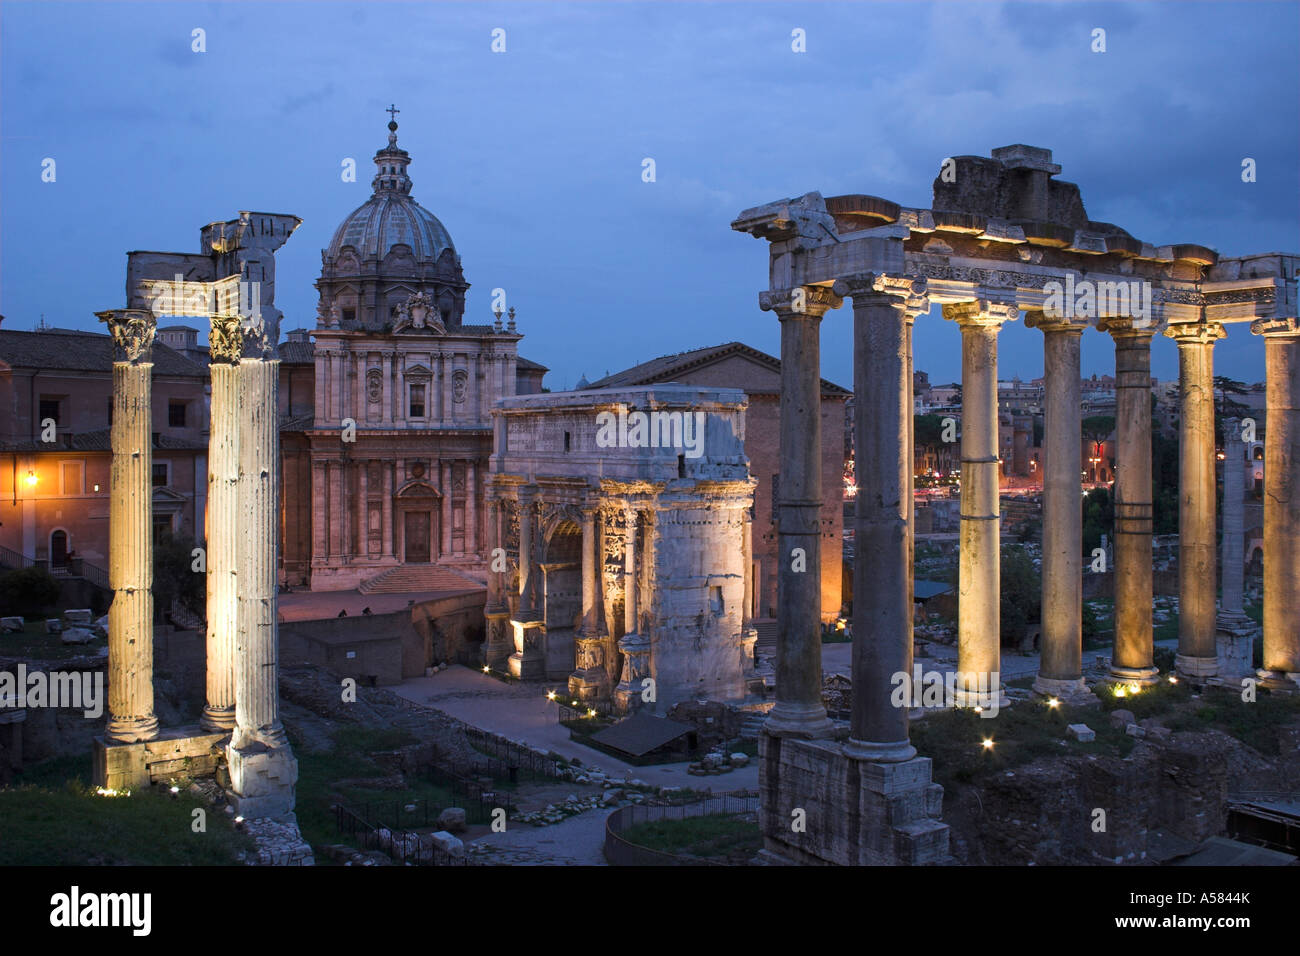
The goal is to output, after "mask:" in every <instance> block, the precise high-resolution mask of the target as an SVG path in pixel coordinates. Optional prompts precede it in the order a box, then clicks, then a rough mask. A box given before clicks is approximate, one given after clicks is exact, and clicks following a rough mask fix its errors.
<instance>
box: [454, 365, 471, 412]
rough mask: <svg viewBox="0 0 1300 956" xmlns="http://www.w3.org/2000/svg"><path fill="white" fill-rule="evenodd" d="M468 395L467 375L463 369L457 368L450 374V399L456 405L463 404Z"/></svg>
mask: <svg viewBox="0 0 1300 956" xmlns="http://www.w3.org/2000/svg"><path fill="white" fill-rule="evenodd" d="M468 394H469V373H468V372H466V371H465V370H464V369H463V368H458V369H456V371H454V372H452V373H451V397H452V401H454V402H455V403H456V404H457V405H464V404H465V397H466V395H468Z"/></svg>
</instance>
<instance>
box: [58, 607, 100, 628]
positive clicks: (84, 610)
mask: <svg viewBox="0 0 1300 956" xmlns="http://www.w3.org/2000/svg"><path fill="white" fill-rule="evenodd" d="M63 619H64V620H65V621H70V622H72V623H73V624H90V623H92V622H93V621H94V620H95V614H94V612H93V611H91V609H90V608H88V607H79V608H72V609H70V610H67V611H64V612H63Z"/></svg>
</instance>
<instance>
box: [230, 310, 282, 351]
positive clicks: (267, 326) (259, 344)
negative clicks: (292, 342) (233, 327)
mask: <svg viewBox="0 0 1300 956" xmlns="http://www.w3.org/2000/svg"><path fill="white" fill-rule="evenodd" d="M239 328H240V334H241V336H242V339H243V342H242V352H241V354H242V355H243V356H244V357H245V358H251V359H273V358H275V350H276V346H277V344H278V343H279V341H280V323H279V322H278V321H276V320H275V319H273V318H271V315H270V313H269V312H264V311H258V312H254V313H252V314H250V315H244V316H241V317H240V319H239Z"/></svg>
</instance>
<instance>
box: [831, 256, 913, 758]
mask: <svg viewBox="0 0 1300 956" xmlns="http://www.w3.org/2000/svg"><path fill="white" fill-rule="evenodd" d="M925 291H926V280H924V279H916V280H912V279H901V278H895V277H892V276H882V275H875V274H870V273H869V274H866V275H862V276H855V277H853V278H850V279H841V280H839V281H837V282H836V283H835V293H836V294H837V295H845V296H852V297H853V396H854V398H853V402H854V407H855V409H857V414H856V415H855V416H854V420H853V425H854V431H855V436H854V446H855V454H856V459H855V460H856V461H858V462H862V463H863V467H861V468H858V469H857V483H858V495H857V502H856V513H855V517H854V532H853V540H854V562H853V687H854V694H853V711H852V715H851V723H850V731H849V740H848V741H847V743H845V745H844V752H845V753H847V754H849V755H850V756H852V757H856V758H858V759H861V760H872V761H880V762H886V763H891V762H897V761H903V760H910V759H911V758H912V757H914V756H916V748H914V747H913V746H912V745H911V743H910V739H909V732H908V709H907V707H906V706H903V707H895V706H893V704H892V702H891V696H892V694H891V691H892V689H893V688H894V687H895V686H896V684H895V682H894V679H893V678H894V675H896V674H907V675H910V674H911V671H912V603H911V574H910V570H911V554H910V546H911V537H910V529H911V523H912V461H911V457H910V447H911V442H910V437H909V436H910V434H911V425H910V423H911V420H912V379H911V373H910V371H909V369H910V365H911V363H910V361H909V358H908V355H909V352H910V351H911V349H910V336H909V334H908V329H909V327H910V325H911V323H912V321H913V320H914V319H915V317H916V316H917V315H918V314H920V313H922V312H926V311H928V310H929V308H930V302H929V299H927V298H926V297H925Z"/></svg>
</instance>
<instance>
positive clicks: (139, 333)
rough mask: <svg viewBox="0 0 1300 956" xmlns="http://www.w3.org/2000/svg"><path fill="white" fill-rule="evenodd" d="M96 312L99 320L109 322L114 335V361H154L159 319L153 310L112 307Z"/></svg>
mask: <svg viewBox="0 0 1300 956" xmlns="http://www.w3.org/2000/svg"><path fill="white" fill-rule="evenodd" d="M95 314H96V315H97V316H99V321H101V322H106V323H108V331H109V333H110V334H111V335H112V336H113V361H115V362H126V363H129V364H131V365H141V364H145V363H148V362H152V361H153V339H154V333H155V332H156V331H157V330H158V321H157V319H155V318H154V315H153V313H152V312H145V311H142V310H137V309H111V310H109V311H107V312H96V313H95Z"/></svg>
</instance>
